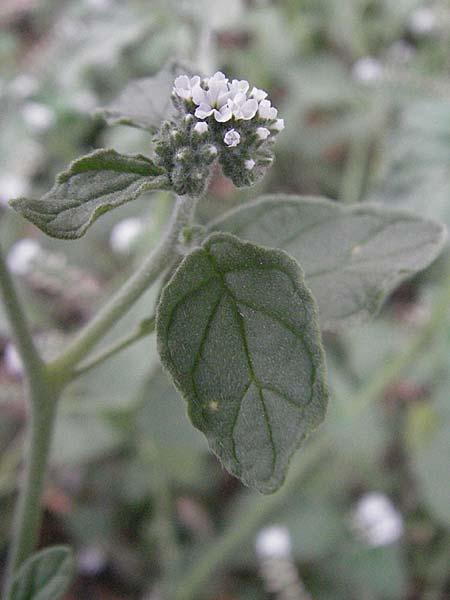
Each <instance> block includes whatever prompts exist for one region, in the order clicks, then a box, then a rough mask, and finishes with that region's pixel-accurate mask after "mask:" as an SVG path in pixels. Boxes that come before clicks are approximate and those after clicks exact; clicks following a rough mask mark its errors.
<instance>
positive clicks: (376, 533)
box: [353, 492, 403, 547]
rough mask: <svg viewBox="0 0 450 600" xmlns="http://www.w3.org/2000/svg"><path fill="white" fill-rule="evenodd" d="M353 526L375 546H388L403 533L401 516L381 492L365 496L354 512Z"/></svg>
mask: <svg viewBox="0 0 450 600" xmlns="http://www.w3.org/2000/svg"><path fill="white" fill-rule="evenodd" d="M353 524H354V526H355V528H356V529H357V530H358V531H360V533H361V534H362V535H363V536H364V537H365V539H366V540H367V542H368V543H369V544H370V545H371V546H373V547H377V546H386V545H388V544H391V543H392V542H395V541H396V540H397V539H398V538H399V537H400V536H401V535H402V533H403V519H402V516H401V514H400V513H399V512H398V511H397V510H396V508H395V506H394V505H393V504H392V502H391V501H390V500H389V498H388V497H387V496H385V495H384V494H381V493H379V492H371V493H369V494H365V495H364V496H363V497H362V498H361V499H360V500H359V502H358V503H357V505H356V508H355V510H354V511H353Z"/></svg>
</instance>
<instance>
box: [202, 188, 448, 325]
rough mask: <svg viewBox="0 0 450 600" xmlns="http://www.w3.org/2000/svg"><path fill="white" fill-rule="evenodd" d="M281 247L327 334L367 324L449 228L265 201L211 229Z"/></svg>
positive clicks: (322, 204) (323, 203) (320, 205)
mask: <svg viewBox="0 0 450 600" xmlns="http://www.w3.org/2000/svg"><path fill="white" fill-rule="evenodd" d="M209 230H210V231H211V230H213V231H214V230H220V231H227V232H230V233H233V234H235V235H238V236H239V237H241V238H244V239H246V240H251V241H253V242H256V243H259V244H263V245H264V246H272V247H276V248H282V249H283V250H285V251H286V252H288V253H289V254H291V255H292V256H293V257H294V258H296V259H297V260H298V261H299V262H300V264H301V265H302V268H303V270H304V272H305V279H306V282H307V284H308V286H309V287H310V288H311V291H312V292H313V295H314V297H315V298H316V300H317V303H318V305H319V316H320V322H321V326H322V327H323V328H328V327H334V326H336V325H340V324H343V323H344V324H348V323H350V322H353V321H361V320H365V319H367V318H368V317H370V316H371V315H373V314H374V313H375V312H377V310H378V309H379V308H380V305H381V303H382V301H383V300H384V298H385V297H386V295H387V294H388V293H389V292H391V291H392V290H393V289H394V288H395V287H396V286H397V285H398V284H399V283H400V282H401V281H402V280H404V279H405V278H407V277H409V276H411V275H412V274H414V273H416V272H417V271H420V270H421V269H423V268H425V267H426V266H428V265H429V264H430V263H431V262H432V261H433V260H434V259H435V258H436V256H437V255H438V254H439V252H440V250H441V249H442V246H443V242H444V239H445V231H444V228H443V227H442V226H441V225H439V224H437V223H434V222H432V221H426V220H423V219H421V218H420V217H417V216H414V215H411V214H408V213H405V212H399V211H393V210H389V209H386V208H384V207H380V206H375V205H368V204H364V205H356V206H351V207H347V206H343V205H341V204H338V203H335V202H331V201H329V200H325V199H323V198H311V197H298V196H289V195H273V196H265V197H262V198H261V199H260V200H257V201H255V202H252V203H250V204H247V205H245V206H243V207H242V208H239V209H237V210H234V211H231V212H229V213H228V214H226V215H225V216H223V217H221V218H220V219H218V220H217V221H215V222H214V223H212V224H211V225H210V227H209Z"/></svg>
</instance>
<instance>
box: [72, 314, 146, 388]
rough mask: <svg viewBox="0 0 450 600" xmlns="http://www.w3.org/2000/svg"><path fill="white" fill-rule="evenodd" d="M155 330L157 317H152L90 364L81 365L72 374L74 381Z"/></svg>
mask: <svg viewBox="0 0 450 600" xmlns="http://www.w3.org/2000/svg"><path fill="white" fill-rule="evenodd" d="M154 330H155V317H154V316H153V317H150V318H149V319H147V320H146V321H142V322H141V323H140V324H139V325H138V326H137V327H136V329H135V330H134V331H132V332H131V333H130V334H129V335H125V336H124V337H123V338H121V339H120V340H118V341H117V342H114V343H112V344H111V345H110V346H108V347H107V348H105V350H103V351H101V352H99V353H98V354H97V355H96V356H94V358H92V359H91V360H90V361H89V362H86V363H84V364H82V365H80V366H79V367H78V368H77V369H75V370H74V371H73V373H72V377H71V378H72V379H76V378H77V377H80V376H81V375H84V374H85V373H87V372H88V371H91V370H92V369H94V368H95V367H98V366H99V365H100V364H102V363H103V362H105V361H106V360H108V358H111V357H112V356H115V355H116V354H119V352H122V350H125V349H126V348H128V347H129V346H131V345H132V344H134V343H135V342H137V341H139V340H140V339H142V338H143V337H146V336H147V335H150V334H151V333H153V331H154Z"/></svg>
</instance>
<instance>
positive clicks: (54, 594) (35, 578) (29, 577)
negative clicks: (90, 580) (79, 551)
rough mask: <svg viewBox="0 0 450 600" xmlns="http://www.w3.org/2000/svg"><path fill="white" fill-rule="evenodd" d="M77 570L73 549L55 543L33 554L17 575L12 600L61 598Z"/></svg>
mask: <svg viewBox="0 0 450 600" xmlns="http://www.w3.org/2000/svg"><path fill="white" fill-rule="evenodd" d="M74 573H75V560H74V557H73V552H72V550H71V549H70V548H69V547H68V546H54V547H52V548H47V549H46V550H42V551H41V552H37V553H36V554H33V556H31V557H30V558H29V559H28V560H27V561H25V562H24V564H23V565H22V567H21V568H20V569H19V571H18V573H17V575H16V576H15V577H14V581H13V585H12V589H11V595H10V598H9V600H58V599H59V598H61V596H62V595H63V594H64V593H65V592H66V591H67V590H68V589H69V586H70V584H71V582H72V579H73V576H74Z"/></svg>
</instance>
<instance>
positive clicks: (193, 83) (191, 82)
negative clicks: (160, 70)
mask: <svg viewBox="0 0 450 600" xmlns="http://www.w3.org/2000/svg"><path fill="white" fill-rule="evenodd" d="M195 87H200V77H199V76H198V75H195V76H194V77H191V79H189V77H188V76H187V75H180V76H179V77H177V78H176V79H175V85H174V86H173V91H174V92H175V94H176V95H177V96H179V97H180V98H183V99H184V100H191V99H192V93H193V89H194V88H195Z"/></svg>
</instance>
